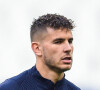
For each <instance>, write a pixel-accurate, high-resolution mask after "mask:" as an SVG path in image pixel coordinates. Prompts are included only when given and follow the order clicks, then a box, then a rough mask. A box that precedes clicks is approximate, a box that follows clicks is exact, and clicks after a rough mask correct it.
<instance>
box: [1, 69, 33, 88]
mask: <svg viewBox="0 0 100 90" xmlns="http://www.w3.org/2000/svg"><path fill="white" fill-rule="evenodd" d="M30 74H31V69H29V70H26V71H24V72H22V73H21V74H19V75H17V76H14V77H12V78H9V79H7V80H5V81H4V82H2V83H1V84H0V90H20V86H21V84H22V83H23V82H24V81H25V80H27V78H28V77H29V76H30Z"/></svg>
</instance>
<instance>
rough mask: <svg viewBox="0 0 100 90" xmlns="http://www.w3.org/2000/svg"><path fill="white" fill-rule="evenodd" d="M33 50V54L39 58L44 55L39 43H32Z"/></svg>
mask: <svg viewBox="0 0 100 90" xmlns="http://www.w3.org/2000/svg"><path fill="white" fill-rule="evenodd" d="M31 47H32V50H33V52H34V53H35V54H36V55H37V56H41V55H42V51H41V46H40V43H39V42H32V45H31Z"/></svg>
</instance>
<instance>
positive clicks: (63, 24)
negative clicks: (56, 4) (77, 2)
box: [30, 14, 74, 42]
mask: <svg viewBox="0 0 100 90" xmlns="http://www.w3.org/2000/svg"><path fill="white" fill-rule="evenodd" d="M47 27H50V28H53V29H55V30H57V29H60V28H61V29H64V28H67V29H70V30H72V29H73V28H74V24H73V21H72V20H71V19H67V18H66V17H64V16H61V15H57V14H46V15H43V16H40V17H39V18H38V19H35V20H34V21H33V24H32V25H31V31H30V37H31V42H32V41H33V38H34V35H35V34H36V32H39V31H40V32H42V31H43V30H46V29H47ZM41 30H42V31H41Z"/></svg>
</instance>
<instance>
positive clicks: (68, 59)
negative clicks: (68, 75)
mask: <svg viewBox="0 0 100 90" xmlns="http://www.w3.org/2000/svg"><path fill="white" fill-rule="evenodd" d="M62 62H64V63H67V64H70V63H72V57H64V58H62Z"/></svg>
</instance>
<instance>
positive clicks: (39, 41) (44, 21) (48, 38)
mask: <svg viewBox="0 0 100 90" xmlns="http://www.w3.org/2000/svg"><path fill="white" fill-rule="evenodd" d="M73 28H74V26H73V21H72V20H71V19H67V18H66V17H64V16H61V15H57V14H47V15H43V16H41V17H39V18H38V19H36V20H35V21H34V22H33V25H32V26H31V31H30V35H31V42H32V49H33V51H34V52H35V55H36V57H37V59H38V62H39V63H40V65H41V66H43V65H45V66H47V67H48V68H49V69H51V70H54V71H56V72H64V71H66V70H69V69H70V68H71V65H72V53H73V45H72V41H73V36H72V32H71V30H72V29H73Z"/></svg>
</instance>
